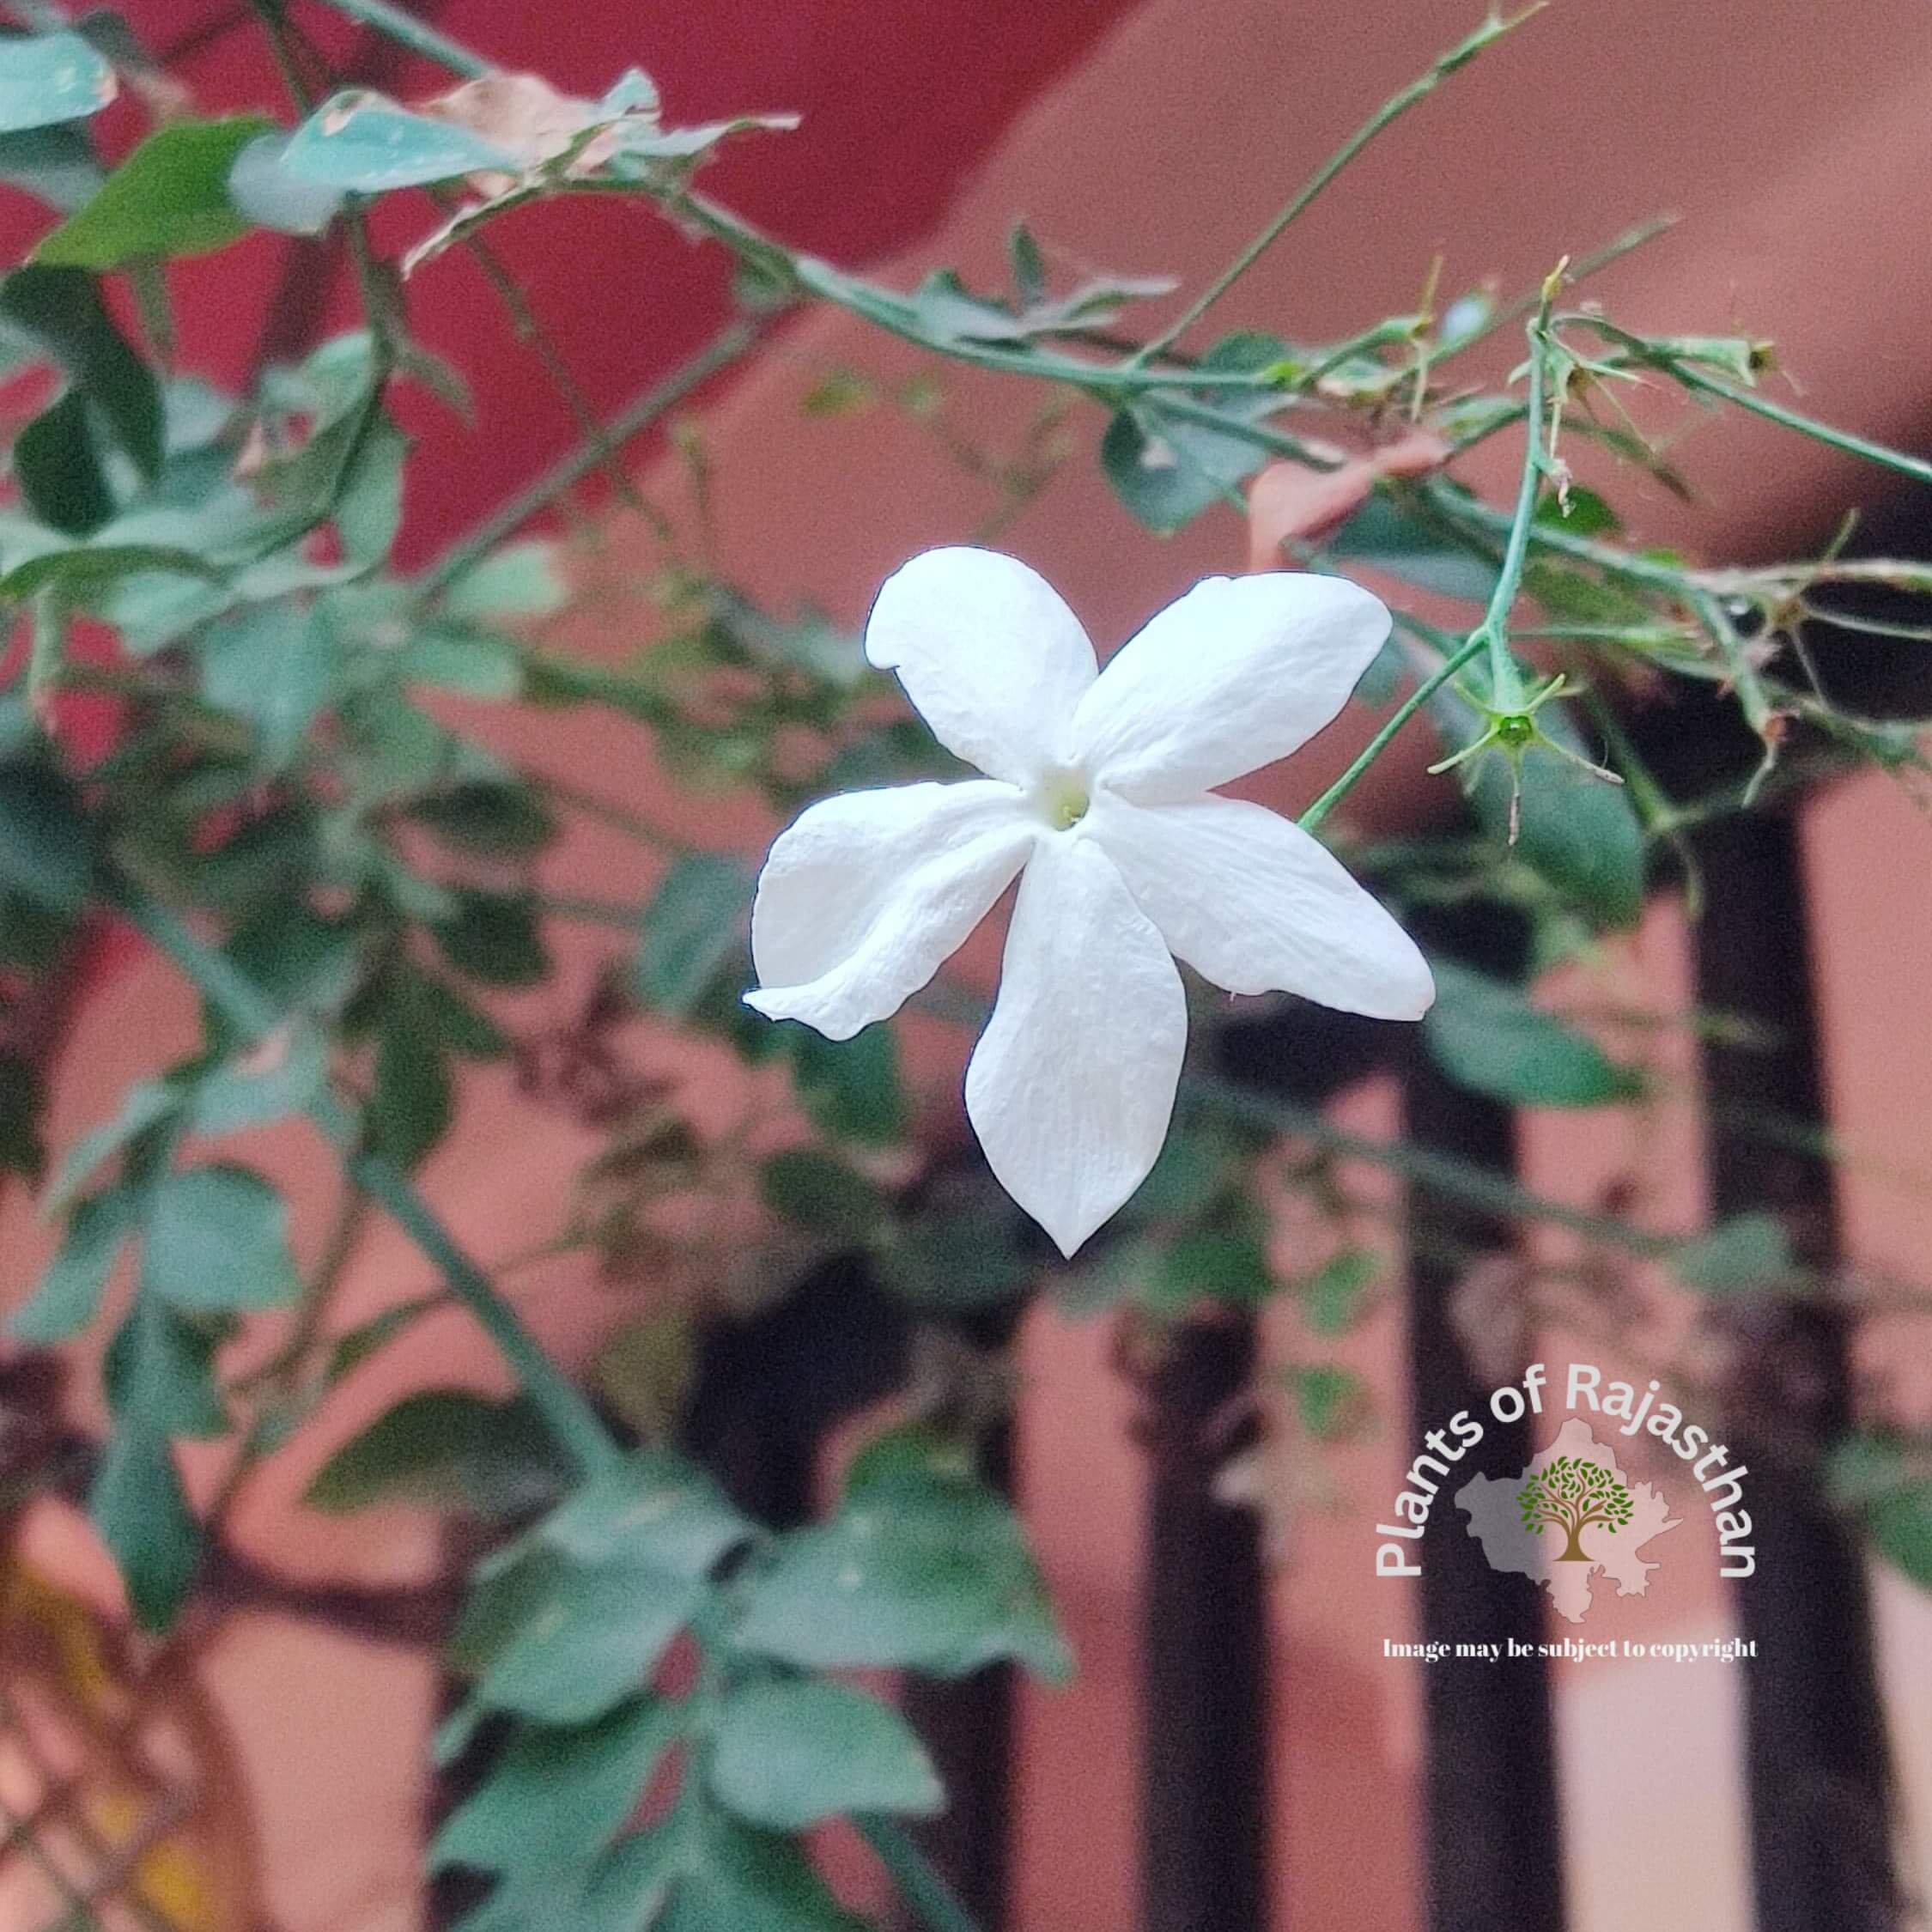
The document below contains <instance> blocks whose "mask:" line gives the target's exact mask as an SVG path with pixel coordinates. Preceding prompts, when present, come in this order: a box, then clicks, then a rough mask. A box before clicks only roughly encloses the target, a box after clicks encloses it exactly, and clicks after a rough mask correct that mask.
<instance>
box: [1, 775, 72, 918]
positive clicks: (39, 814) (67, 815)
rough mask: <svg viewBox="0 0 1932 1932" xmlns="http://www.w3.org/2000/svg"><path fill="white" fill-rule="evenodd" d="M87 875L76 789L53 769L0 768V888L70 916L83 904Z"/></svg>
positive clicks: (52, 910)
mask: <svg viewBox="0 0 1932 1932" xmlns="http://www.w3.org/2000/svg"><path fill="white" fill-rule="evenodd" d="M93 876H94V866H93V861H92V859H91V858H90V856H89V854H88V825H87V819H86V817H85V815H84V814H83V812H82V809H81V801H80V795H79V793H76V791H75V789H74V787H72V786H71V785H70V784H69V783H68V782H67V781H66V780H65V779H64V778H62V777H61V776H60V775H58V773H55V772H51V771H45V770H41V769H38V768H36V767H33V766H27V765H9V766H5V767H0V888H3V889H4V890H7V891H9V892H17V893H19V894H20V895H21V896H22V897H24V898H27V899H31V900H32V901H33V903H34V904H35V905H37V906H43V907H45V908H47V909H48V910H49V911H51V912H56V913H64V914H72V913H77V912H78V911H80V909H81V908H82V906H84V905H85V904H86V903H87V898H88V890H89V889H90V887H91V885H92V884H93Z"/></svg>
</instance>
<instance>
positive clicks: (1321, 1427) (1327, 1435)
mask: <svg viewBox="0 0 1932 1932" xmlns="http://www.w3.org/2000/svg"><path fill="white" fill-rule="evenodd" d="M1288 1381H1289V1386H1290V1388H1291V1389H1292V1391H1293V1393H1294V1398H1295V1413H1296V1416H1297V1419H1298V1420H1299V1421H1300V1423H1301V1425H1302V1427H1303V1429H1305V1430H1306V1431H1308V1432H1309V1435H1311V1436H1313V1437H1315V1440H1316V1441H1317V1442H1324V1443H1327V1442H1339V1441H1340V1440H1341V1438H1342V1437H1345V1436H1347V1435H1349V1434H1350V1433H1352V1431H1353V1430H1354V1428H1355V1426H1356V1425H1357V1424H1358V1422H1359V1421H1361V1419H1363V1418H1364V1416H1365V1415H1366V1414H1367V1413H1368V1411H1369V1393H1368V1386H1367V1384H1366V1383H1365V1382H1364V1381H1363V1380H1362V1378H1361V1376H1358V1375H1357V1374H1356V1373H1355V1371H1354V1370H1352V1369H1345V1368H1343V1367H1341V1366H1340V1364H1337V1363H1332V1362H1317V1363H1301V1364H1297V1365H1296V1366H1295V1367H1293V1368H1291V1369H1290V1370H1289V1371H1288Z"/></svg>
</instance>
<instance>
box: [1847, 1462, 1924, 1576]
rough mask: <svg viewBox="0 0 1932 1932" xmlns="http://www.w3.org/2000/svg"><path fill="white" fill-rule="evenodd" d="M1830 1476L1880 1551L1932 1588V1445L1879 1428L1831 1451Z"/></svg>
mask: <svg viewBox="0 0 1932 1932" xmlns="http://www.w3.org/2000/svg"><path fill="white" fill-rule="evenodd" d="M1826 1477H1827V1481H1828V1482H1829V1485H1830V1487H1831V1491H1832V1496H1833V1498H1835V1499H1836V1500H1837V1501H1838V1503H1839V1504H1841V1505H1842V1506H1844V1507H1845V1508H1848V1509H1850V1510H1856V1512H1857V1513H1858V1515H1859V1516H1860V1517H1861V1518H1862V1522H1863V1525H1864V1529H1865V1534H1867V1535H1868V1536H1869V1537H1870V1538H1871V1540H1872V1543H1873V1546H1874V1548H1875V1549H1876V1550H1877V1551H1878V1552H1879V1554H1880V1556H1881V1557H1883V1558H1885V1560H1886V1562H1887V1563H1889V1564H1892V1565H1893V1568H1894V1569H1896V1570H1898V1571H1899V1572H1900V1573H1901V1574H1902V1575H1904V1576H1905V1577H1910V1578H1911V1581H1912V1582H1913V1583H1917V1585H1918V1586H1919V1588H1920V1589H1927V1590H1932V1445H1928V1444H1927V1443H1923V1442H1914V1441H1912V1440H1911V1438H1909V1437H1903V1436H1897V1435H1890V1434H1880V1433H1876V1432H1874V1433H1868V1434H1861V1435H1855V1436H1851V1437H1847V1438H1846V1439H1845V1441H1844V1442H1843V1443H1839V1444H1838V1447H1837V1449H1834V1450H1833V1451H1832V1456H1831V1459H1830V1461H1829V1462H1828V1463H1827V1465H1826Z"/></svg>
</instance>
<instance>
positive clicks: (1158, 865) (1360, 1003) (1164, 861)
mask: <svg viewBox="0 0 1932 1932" xmlns="http://www.w3.org/2000/svg"><path fill="white" fill-rule="evenodd" d="M1085 823H1087V824H1088V825H1089V826H1090V827H1091V830H1092V835H1093V837H1094V838H1095V839H1096V840H1097V841H1099V843H1100V844H1101V845H1102V846H1103V848H1104V849H1105V850H1106V851H1107V853H1108V854H1109V856H1110V857H1111V858H1112V860H1113V861H1114V863H1115V865H1116V866H1119V867H1120V870H1121V876H1122V877H1123V878H1125V879H1126V880H1127V886H1128V889H1129V890H1131V891H1132V892H1133V896H1134V899H1135V901H1136V902H1138V903H1139V907H1140V909H1141V910H1142V911H1143V912H1144V913H1145V914H1146V915H1147V916H1148V918H1149V919H1151V920H1153V922H1154V924H1155V925H1156V927H1158V928H1159V930H1160V935H1161V937H1162V939H1164V940H1165V941H1166V942H1167V944H1168V945H1169V947H1170V949H1171V950H1172V951H1174V953H1175V954H1176V956H1177V957H1180V958H1182V959H1184V960H1186V961H1187V963H1188V964H1189V965H1190V966H1192V967H1193V968H1194V970H1195V971H1196V972H1197V973H1200V975H1202V976H1203V977H1204V978H1206V979H1210V980H1212V981H1213V982H1214V983H1215V985H1217V986H1222V987H1226V988H1227V989H1228V991H1229V992H1230V993H1271V992H1277V991H1279V992H1284V993H1300V994H1301V995H1302V997H1303V999H1316V1000H1319V1001H1320V1002H1321V1004H1322V1005H1324V1006H1339V1007H1340V1009H1341V1010H1342V1011H1343V1012H1347V1013H1367V1014H1369V1015H1370V1016H1371V1017H1372V1018H1376V1019H1412V1020H1413V1019H1420V1018H1422V1016H1423V1014H1424V1013H1425V1012H1427V1011H1428V1010H1429V1005H1430V1002H1431V1000H1432V999H1434V998H1435V997H1436V987H1435V981H1433V980H1432V979H1431V977H1430V974H1429V965H1428V962H1427V961H1426V960H1425V959H1424V958H1423V957H1422V955H1421V953H1420V952H1419V951H1418V950H1417V948H1416V944H1415V941H1414V940H1413V939H1411V938H1410V937H1409V936H1408V934H1407V933H1405V932H1404V931H1403V930H1402V928H1401V927H1400V926H1398V925H1397V924H1396V923H1395V921H1394V919H1393V918H1391V917H1390V915H1389V914H1388V913H1387V912H1385V911H1384V910H1383V909H1382V907H1380V906H1379V905H1377V904H1376V902H1375V901H1374V900H1373V899H1371V898H1370V896H1369V895H1368V894H1367V893H1366V892H1364V890H1362V888H1361V887H1360V886H1359V885H1358V884H1356V883H1355V881H1354V880H1353V879H1352V878H1350V877H1349V876H1348V873H1347V872H1346V871H1345V870H1344V869H1343V866H1342V865H1341V862H1340V860H1338V859H1337V858H1336V857H1335V856H1334V854H1333V853H1331V852H1330V851H1328V849H1327V848H1326V847H1325V846H1323V845H1321V843H1320V842H1319V841H1316V840H1315V839H1313V838H1311V837H1309V835H1308V834H1307V833H1306V832H1304V831H1303V829H1301V827H1300V826H1298V825H1297V824H1295V823H1292V822H1291V821H1290V820H1288V819H1286V818H1283V817H1279V815H1278V814H1277V813H1274V812H1272V811H1267V810H1265V809H1264V808H1263V807H1262V806H1261V805H1249V804H1247V803H1246V802H1244V801H1243V800H1242V799H1219V798H1207V797H1203V798H1199V799H1189V800H1188V801H1187V802H1186V803H1185V804H1182V805H1130V804H1128V803H1127V800H1126V799H1120V798H1115V797H1112V796H1109V794H1108V793H1105V792H1100V793H1096V795H1095V798H1094V802H1093V808H1092V810H1091V811H1089V813H1088V814H1087V817H1086V821H1085Z"/></svg>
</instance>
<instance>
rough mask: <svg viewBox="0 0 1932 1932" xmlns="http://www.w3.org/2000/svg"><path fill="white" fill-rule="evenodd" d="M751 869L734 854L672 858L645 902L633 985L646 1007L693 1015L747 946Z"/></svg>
mask: <svg viewBox="0 0 1932 1932" xmlns="http://www.w3.org/2000/svg"><path fill="white" fill-rule="evenodd" d="M751 886H752V881H751V875H750V873H749V872H747V871H746V870H745V868H744V866H741V865H740V864H739V863H738V861H737V860H735V859H726V858H724V857H721V856H720V854H716V853H710V852H690V853H684V854H680V856H679V857H677V859H675V860H672V861H671V869H670V870H669V871H668V872H665V875H664V878H662V879H661V880H659V884H658V889H657V890H656V891H655V892H653V894H652V895H651V899H650V902H649V904H648V905H647V906H646V908H644V921H643V927H642V930H641V933H640V936H639V940H638V947H637V964H636V967H635V969H634V972H633V976H632V984H633V986H634V987H635V989H636V993H637V997H638V998H639V999H641V1000H642V1001H643V1002H644V1004H645V1005H647V1006H650V1007H653V1008H654V1009H655V1010H656V1011H658V1012H661V1013H666V1014H668V1015H670V1016H671V1018H674V1019H681V1018H685V1017H686V1016H687V1015H689V1014H690V1012H691V1011H692V1010H693V1008H695V1007H696V1005H697V1004H698V1002H699V1000H700V999H702V997H703V996H704V994H705V993H707V992H708V990H709V988H710V987H711V984H712V981H714V979H715V978H716V977H717V975H718V972H719V969H720V968H721V967H722V966H723V965H724V963H725V962H726V960H727V959H729V958H731V957H732V956H733V955H734V954H735V953H738V952H739V951H742V949H743V947H744V935H745V932H746V929H747V926H748V923H749V921H750V914H751Z"/></svg>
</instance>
